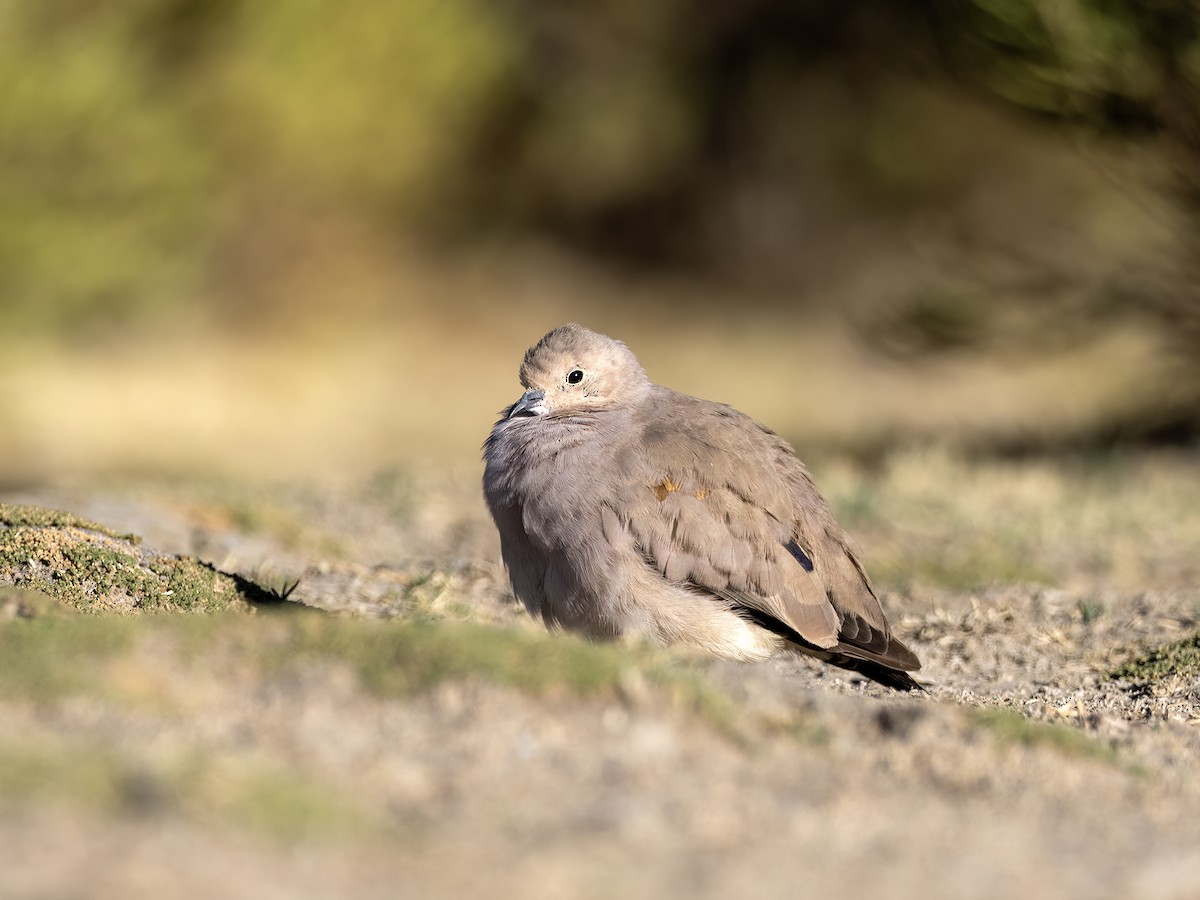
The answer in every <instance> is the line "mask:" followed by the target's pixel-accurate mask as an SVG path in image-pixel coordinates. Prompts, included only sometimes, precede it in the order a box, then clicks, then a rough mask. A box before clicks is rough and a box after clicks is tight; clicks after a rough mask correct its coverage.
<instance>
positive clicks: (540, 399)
mask: <svg viewBox="0 0 1200 900" xmlns="http://www.w3.org/2000/svg"><path fill="white" fill-rule="evenodd" d="M548 412H550V407H548V406H547V405H546V392H545V391H526V392H525V393H523V394H522V395H521V399H520V400H518V401H517V402H516V403H514V404H513V405H512V407H511V408H510V409H509V410H508V418H510V419H516V418H519V417H521V416H544V415H545V414H546V413H548Z"/></svg>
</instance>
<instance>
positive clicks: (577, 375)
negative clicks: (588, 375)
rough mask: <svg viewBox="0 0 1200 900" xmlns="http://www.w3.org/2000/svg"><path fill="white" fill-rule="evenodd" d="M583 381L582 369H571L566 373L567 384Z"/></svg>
mask: <svg viewBox="0 0 1200 900" xmlns="http://www.w3.org/2000/svg"><path fill="white" fill-rule="evenodd" d="M581 381H583V369H572V370H571V371H570V372H568V373H567V384H579V382H581Z"/></svg>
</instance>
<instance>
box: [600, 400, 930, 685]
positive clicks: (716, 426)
mask: <svg viewBox="0 0 1200 900" xmlns="http://www.w3.org/2000/svg"><path fill="white" fill-rule="evenodd" d="M656 407H657V408H656ZM642 426H643V427H642V428H641V429H640V431H639V433H638V439H637V440H636V442H634V443H633V444H632V445H631V446H630V448H629V449H628V451H627V454H626V456H627V458H626V460H625V463H626V464H625V465H623V466H622V467H621V471H622V476H621V479H622V483H621V489H620V491H619V492H618V495H617V500H616V502H615V503H614V507H615V509H614V512H615V513H616V514H617V516H618V517H619V518H620V520H621V521H622V522H623V523H624V524H625V527H626V528H627V529H628V530H629V531H630V533H631V534H632V536H633V538H634V541H635V543H636V544H637V547H638V549H639V550H640V551H641V553H642V555H643V557H644V558H645V559H646V561H647V562H648V563H649V564H650V565H651V566H653V567H654V568H655V569H657V570H658V571H659V572H660V573H661V574H662V576H663V577H664V578H666V579H667V580H668V581H671V582H674V583H678V584H688V585H692V586H693V587H695V588H699V589H702V590H706V591H709V592H711V593H712V594H714V595H715V596H717V597H721V598H724V599H725V600H726V601H728V602H730V603H732V604H733V605H735V606H740V607H744V608H745V609H746V610H747V611H748V612H749V613H750V614H751V617H752V618H754V619H756V620H757V621H759V623H760V624H762V625H764V626H765V627H768V628H771V629H772V630H776V631H778V632H779V633H781V634H783V635H784V636H787V637H792V635H789V634H788V632H791V633H793V634H794V635H795V636H796V637H799V638H800V639H802V642H804V643H807V644H809V645H811V646H812V647H814V648H819V649H823V650H830V651H833V652H834V653H841V654H844V655H846V656H849V657H852V658H855V659H862V660H866V661H868V662H876V663H879V664H881V665H884V666H889V667H894V668H899V669H904V670H911V669H916V668H918V667H919V665H920V663H919V661H918V660H917V658H916V656H915V655H913V654H912V652H911V651H909V650H908V648H907V647H905V646H904V645H903V644H902V643H901V642H900V641H899V640H897V639H896V638H895V637H893V636H892V634H891V631H890V629H889V628H888V625H887V621H886V619H885V618H884V614H883V610H882V608H881V607H880V604H879V601H878V599H877V598H876V597H875V594H874V592H873V591H872V590H871V586H870V583H869V581H868V580H867V577H866V574H865V573H864V571H863V569H862V566H861V565H860V564H859V563H858V561H857V559H856V558H855V556H854V554H853V552H852V550H851V548H850V547H849V546H848V543H847V540H846V538H845V534H844V533H843V532H842V530H841V528H840V527H839V526H838V524H837V522H836V521H835V520H834V518H833V515H832V513H831V512H830V511H829V507H828V504H826V503H825V501H824V499H823V498H821V496H820V494H819V493H817V491H816V488H815V487H814V486H813V485H812V482H811V480H810V479H809V478H808V474H807V472H806V470H805V469H804V466H803V465H802V464H801V463H800V462H799V460H797V459H796V457H795V456H794V455H793V454H792V452H791V448H790V447H788V445H787V444H786V443H785V442H784V441H783V440H782V439H780V438H779V437H777V436H776V435H774V434H773V433H772V432H770V431H767V430H766V429H764V428H762V427H761V426H759V425H757V424H756V423H755V422H754V421H753V420H751V419H749V418H748V417H746V416H744V415H742V414H741V413H738V412H736V411H734V410H732V409H730V408H728V407H724V406H720V405H717V404H710V403H706V402H704V401H698V400H693V399H692V398H688V397H683V396H682V395H678V394H672V395H668V396H663V397H660V398H658V402H657V404H655V405H653V406H651V407H650V408H649V409H648V410H647V413H646V415H645V417H644V418H643V420H642ZM779 626H782V627H779Z"/></svg>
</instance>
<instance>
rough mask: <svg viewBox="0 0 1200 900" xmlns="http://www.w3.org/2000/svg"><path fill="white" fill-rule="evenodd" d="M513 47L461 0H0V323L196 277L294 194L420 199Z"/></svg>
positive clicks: (72, 325) (125, 311)
mask: <svg viewBox="0 0 1200 900" xmlns="http://www.w3.org/2000/svg"><path fill="white" fill-rule="evenodd" d="M514 46H515V45H514V43H513V40H512V39H511V38H510V36H509V35H508V34H507V33H506V32H505V31H504V29H503V28H502V27H501V23H500V22H499V21H498V20H497V19H496V17H495V15H494V14H493V12H492V9H491V7H490V5H489V4H487V3H483V2H476V0H407V2H403V3H391V4H372V3H366V2H351V3H336V2H329V0H295V2H288V3H253V2H243V0H111V2H105V3H95V2H88V0H47V2H44V3H42V2H12V3H5V4H2V5H0V85H4V86H5V87H4V98H3V101H2V102H0V159H3V162H4V164H3V166H0V297H2V298H3V302H2V306H0V323H2V324H4V325H6V326H8V327H13V328H25V329H27V328H47V329H51V330H59V329H68V330H71V329H78V328H79V327H81V326H85V325H87V324H88V323H89V322H91V321H93V320H95V319H113V318H115V319H117V320H121V319H125V318H128V317H130V316H133V315H143V314H146V313H148V312H151V311H153V310H154V309H156V308H161V307H163V306H170V305H172V304H177V303H179V302H181V300H182V299H183V298H185V297H186V298H194V297H195V295H196V294H197V293H202V292H203V290H204V280H205V278H206V277H208V276H209V275H210V274H211V269H212V268H214V267H218V268H219V261H217V260H214V259H213V257H212V253H213V252H214V248H220V247H221V246H222V245H223V240H225V239H227V237H228V236H229V235H231V234H232V235H234V236H235V237H236V236H238V235H240V234H242V233H244V232H245V231H246V230H247V229H251V230H252V229H253V227H254V226H253V223H252V222H248V221H247V219H252V218H253V217H255V216H256V215H258V214H260V212H261V210H262V209H263V208H271V207H273V206H275V205H277V204H280V203H284V202H286V201H287V199H288V198H297V199H296V202H295V204H294V206H295V207H296V208H297V209H299V210H300V213H298V214H300V215H303V211H304V210H305V208H306V207H312V206H317V205H319V204H325V203H328V204H334V205H341V206H347V207H351V208H355V209H356V210H362V209H364V208H365V211H366V213H368V214H371V213H380V212H382V213H384V214H387V215H391V214H393V213H395V212H396V211H403V210H405V209H406V208H408V207H415V206H417V205H418V204H419V203H420V202H421V201H422V200H424V199H425V198H426V197H427V196H428V195H429V194H431V190H430V188H431V186H433V185H438V184H440V183H442V182H443V181H444V180H446V179H447V178H451V177H452V173H453V169H454V161H455V160H456V159H457V158H458V156H459V154H460V152H461V151H462V148H463V147H464V146H467V145H469V144H470V143H471V140H472V136H471V127H472V125H473V123H476V122H478V121H480V119H481V118H482V116H481V112H480V109H479V108H480V107H481V106H482V105H485V104H486V103H487V102H488V98H489V92H490V91H491V90H492V89H493V88H494V85H495V84H496V82H497V79H498V77H499V76H500V74H501V73H502V72H503V71H504V70H505V67H506V66H507V65H508V64H509V60H510V58H511V56H512V54H513V52H514Z"/></svg>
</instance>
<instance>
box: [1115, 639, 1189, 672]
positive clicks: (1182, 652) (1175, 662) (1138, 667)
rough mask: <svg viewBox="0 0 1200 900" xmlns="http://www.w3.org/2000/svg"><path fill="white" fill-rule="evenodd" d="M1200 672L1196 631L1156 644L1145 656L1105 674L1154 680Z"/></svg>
mask: <svg viewBox="0 0 1200 900" xmlns="http://www.w3.org/2000/svg"><path fill="white" fill-rule="evenodd" d="M1197 675H1200V634H1194V635H1192V636H1191V637H1190V638H1184V639H1183V640H1180V641H1176V642H1175V643H1173V644H1168V645H1167V646H1165V647H1160V648H1158V649H1157V650H1154V651H1153V652H1151V653H1147V654H1146V655H1145V656H1141V657H1138V658H1137V659H1135V660H1133V661H1132V662H1127V663H1125V665H1123V666H1121V667H1120V668H1119V669H1115V670H1114V671H1112V672H1110V673H1109V676H1108V677H1109V678H1113V679H1123V680H1126V681H1138V682H1156V681H1162V680H1164V679H1166V678H1171V677H1177V676H1178V677H1183V678H1194V677H1196V676H1197Z"/></svg>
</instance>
